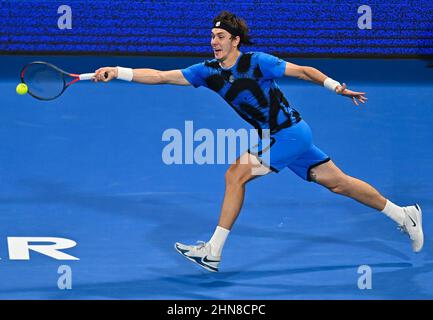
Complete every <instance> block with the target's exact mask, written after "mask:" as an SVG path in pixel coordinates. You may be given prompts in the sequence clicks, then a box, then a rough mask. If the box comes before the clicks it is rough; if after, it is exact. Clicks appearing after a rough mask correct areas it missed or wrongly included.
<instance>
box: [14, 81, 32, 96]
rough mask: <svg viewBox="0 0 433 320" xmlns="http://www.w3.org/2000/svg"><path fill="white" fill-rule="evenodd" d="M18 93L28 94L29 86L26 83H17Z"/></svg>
mask: <svg viewBox="0 0 433 320" xmlns="http://www.w3.org/2000/svg"><path fill="white" fill-rule="evenodd" d="M16 90H17V93H18V94H26V93H27V91H29V89H28V88H27V85H26V84H25V83H20V84H19V85H17V89H16Z"/></svg>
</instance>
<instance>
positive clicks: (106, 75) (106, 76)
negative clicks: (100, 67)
mask: <svg viewBox="0 0 433 320" xmlns="http://www.w3.org/2000/svg"><path fill="white" fill-rule="evenodd" d="M104 78H105V79H108V71H105V72H104Z"/></svg>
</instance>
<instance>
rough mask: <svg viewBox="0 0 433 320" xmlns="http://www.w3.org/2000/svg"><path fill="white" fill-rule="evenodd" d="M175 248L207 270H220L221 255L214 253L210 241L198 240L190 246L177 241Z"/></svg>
mask: <svg viewBox="0 0 433 320" xmlns="http://www.w3.org/2000/svg"><path fill="white" fill-rule="evenodd" d="M174 248H175V249H176V250H177V252H179V253H180V254H181V255H183V256H184V257H185V258H187V259H188V260H190V261H192V262H195V263H197V264H198V265H199V266H201V267H203V268H205V269H206V270H208V271H212V272H218V266H219V264H220V262H221V257H215V256H213V255H212V253H211V247H210V244H209V243H206V242H203V241H197V245H194V246H189V245H184V244H182V243H179V242H176V243H175V244H174Z"/></svg>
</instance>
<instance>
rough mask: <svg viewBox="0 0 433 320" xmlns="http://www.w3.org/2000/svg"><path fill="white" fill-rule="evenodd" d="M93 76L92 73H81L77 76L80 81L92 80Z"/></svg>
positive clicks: (105, 74) (106, 75) (105, 75)
mask: <svg viewBox="0 0 433 320" xmlns="http://www.w3.org/2000/svg"><path fill="white" fill-rule="evenodd" d="M94 76H95V74H94V73H83V74H80V75H79V78H80V80H92V78H93V77H94ZM104 78H105V79H107V78H108V72H107V71H105V72H104Z"/></svg>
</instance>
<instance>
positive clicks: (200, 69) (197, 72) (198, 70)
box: [181, 62, 206, 88]
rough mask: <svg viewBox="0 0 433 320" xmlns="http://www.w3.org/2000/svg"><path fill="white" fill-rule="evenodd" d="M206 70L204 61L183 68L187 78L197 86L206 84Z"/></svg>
mask: <svg viewBox="0 0 433 320" xmlns="http://www.w3.org/2000/svg"><path fill="white" fill-rule="evenodd" d="M205 71H206V68H205V66H204V62H202V63H197V64H194V65H192V66H190V67H188V68H185V69H182V70H181V72H182V74H183V76H184V77H185V79H186V80H187V81H188V82H189V83H190V84H192V85H193V86H194V87H195V88H198V87H200V86H203V85H204V84H205V81H204V79H205V76H204V74H205Z"/></svg>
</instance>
